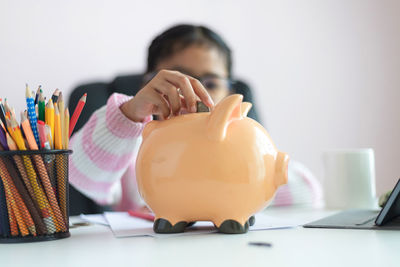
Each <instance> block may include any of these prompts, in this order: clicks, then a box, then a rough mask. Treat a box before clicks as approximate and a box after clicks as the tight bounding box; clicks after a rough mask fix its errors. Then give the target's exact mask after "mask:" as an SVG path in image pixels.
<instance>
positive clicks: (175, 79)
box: [121, 70, 214, 122]
mask: <svg viewBox="0 0 400 267" xmlns="http://www.w3.org/2000/svg"><path fill="white" fill-rule="evenodd" d="M179 91H180V92H179ZM198 99H200V100H201V101H202V102H203V103H204V104H206V105H207V106H208V107H210V108H212V107H213V106H214V103H213V101H212V99H211V97H210V95H209V94H208V93H207V90H206V89H205V88H204V86H203V85H202V84H201V83H200V82H199V81H198V80H197V79H195V78H192V77H190V76H188V75H185V74H182V73H180V72H178V71H169V70H161V71H160V72H158V73H157V75H156V76H155V77H154V78H153V79H152V80H151V81H150V82H149V83H147V84H146V86H145V87H143V88H142V89H141V90H140V91H139V92H138V93H137V94H136V96H135V97H134V98H133V99H131V100H130V101H128V102H126V103H124V104H123V105H122V106H121V111H122V113H124V115H125V116H127V117H128V118H129V119H131V120H132V121H135V122H142V121H143V120H144V119H145V118H146V117H147V116H149V115H158V116H160V117H161V118H162V119H167V118H169V117H170V116H173V115H175V116H176V115H179V114H180V112H181V110H182V109H186V110H187V111H188V112H192V113H194V112H196V101H197V100H198Z"/></svg>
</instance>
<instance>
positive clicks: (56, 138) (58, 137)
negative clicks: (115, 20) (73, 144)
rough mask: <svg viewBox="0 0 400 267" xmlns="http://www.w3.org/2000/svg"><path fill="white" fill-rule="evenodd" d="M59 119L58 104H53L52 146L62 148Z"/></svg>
mask: <svg viewBox="0 0 400 267" xmlns="http://www.w3.org/2000/svg"><path fill="white" fill-rule="evenodd" d="M61 136H62V134H61V119H60V112H59V110H58V105H54V148H55V149H62V138H61Z"/></svg>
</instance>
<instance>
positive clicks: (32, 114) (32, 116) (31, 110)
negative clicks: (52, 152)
mask: <svg viewBox="0 0 400 267" xmlns="http://www.w3.org/2000/svg"><path fill="white" fill-rule="evenodd" d="M25 93H26V105H27V108H28V117H29V122H30V124H31V128H32V132H33V135H34V137H35V141H36V143H37V144H38V145H40V142H39V133H38V130H37V117H36V111H35V103H34V100H33V98H32V95H31V92H30V91H29V87H28V85H26V90H25Z"/></svg>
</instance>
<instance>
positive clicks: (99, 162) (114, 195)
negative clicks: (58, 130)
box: [69, 93, 151, 205]
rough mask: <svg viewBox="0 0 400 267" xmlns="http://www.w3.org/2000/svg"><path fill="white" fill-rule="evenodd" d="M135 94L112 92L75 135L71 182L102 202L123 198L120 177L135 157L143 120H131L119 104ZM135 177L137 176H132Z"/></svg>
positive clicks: (95, 199) (78, 188)
mask: <svg viewBox="0 0 400 267" xmlns="http://www.w3.org/2000/svg"><path fill="white" fill-rule="evenodd" d="M131 98H132V97H129V96H126V95H122V94H117V93H115V94H113V95H111V96H110V98H109V99H108V101H107V105H105V106H104V107H102V108H100V109H99V110H97V111H96V112H95V113H93V115H92V116H91V117H90V119H89V121H88V122H87V123H86V124H85V126H84V127H83V128H82V129H80V130H79V131H78V132H77V133H76V134H74V135H73V137H72V138H71V142H70V149H72V150H73V154H72V155H71V156H70V159H69V171H70V174H69V180H70V183H71V184H72V185H73V186H74V187H75V188H76V189H77V190H79V191H80V192H81V193H83V194H84V195H86V196H87V197H89V198H91V199H93V200H94V201H96V202H97V203H99V204H101V205H115V204H118V202H119V201H120V200H121V194H122V191H121V178H122V177H123V176H124V174H125V173H126V172H127V170H128V168H129V166H130V165H133V164H134V160H135V159H136V154H135V153H137V149H135V147H137V146H138V145H139V142H140V138H139V137H140V136H141V133H142V131H143V128H144V126H145V124H146V123H147V122H149V121H150V120H151V116H149V117H148V118H146V119H145V121H144V122H143V123H136V122H133V121H131V120H129V119H128V118H127V117H126V116H125V115H124V114H123V113H122V112H121V110H120V106H121V105H122V104H123V103H125V102H127V101H128V100H130V99H131ZM132 179H134V177H132Z"/></svg>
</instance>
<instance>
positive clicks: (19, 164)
mask: <svg viewBox="0 0 400 267" xmlns="http://www.w3.org/2000/svg"><path fill="white" fill-rule="evenodd" d="M7 144H8V147H9V148H10V150H11V151H15V150H18V148H17V145H16V144H15V142H14V140H13V139H12V138H11V137H10V135H9V134H7ZM13 158H14V161H15V165H17V168H18V170H19V173H20V174H21V177H22V181H23V182H24V184H25V187H26V189H27V190H28V193H29V195H30V196H31V198H32V199H33V200H34V201H35V202H37V200H36V196H35V191H33V188H32V185H31V183H30V181H29V178H28V174H27V173H26V170H25V166H24V162H23V160H22V158H21V156H19V155H15V156H13Z"/></svg>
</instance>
